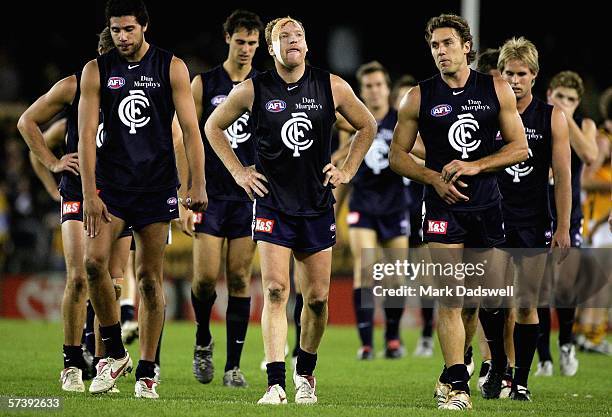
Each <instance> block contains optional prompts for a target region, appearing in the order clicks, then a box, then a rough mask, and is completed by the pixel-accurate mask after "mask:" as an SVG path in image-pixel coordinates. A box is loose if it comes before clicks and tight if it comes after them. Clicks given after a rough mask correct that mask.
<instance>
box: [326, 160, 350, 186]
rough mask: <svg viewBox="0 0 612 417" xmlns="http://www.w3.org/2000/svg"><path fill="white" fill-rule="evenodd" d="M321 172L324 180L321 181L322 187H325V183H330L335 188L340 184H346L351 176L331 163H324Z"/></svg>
mask: <svg viewBox="0 0 612 417" xmlns="http://www.w3.org/2000/svg"><path fill="white" fill-rule="evenodd" d="M323 173H324V174H325V181H323V186H324V187H327V184H331V185H332V186H333V187H334V188H335V187H337V186H338V185H340V184H348V183H349V181H350V180H351V176H350V175H349V173H348V172H347V171H346V170H344V169H342V168H336V166H335V165H334V164H332V163H329V164H327V165H325V167H324V168H323Z"/></svg>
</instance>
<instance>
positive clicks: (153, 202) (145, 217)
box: [98, 188, 179, 231]
mask: <svg viewBox="0 0 612 417" xmlns="http://www.w3.org/2000/svg"><path fill="white" fill-rule="evenodd" d="M98 195H99V196H100V198H101V199H102V201H103V202H104V204H106V208H107V209H108V211H109V212H110V213H111V214H112V215H113V216H116V217H119V218H120V219H122V220H123V221H125V222H126V223H127V224H129V225H130V226H132V228H133V230H135V231H138V230H140V229H142V228H143V227H145V226H148V225H150V224H153V223H159V222H168V221H170V220H172V219H176V218H178V216H179V213H178V198H177V192H176V188H170V189H167V190H161V191H155V192H131V191H122V190H114V189H110V188H109V189H102V190H100V192H99V194H98Z"/></svg>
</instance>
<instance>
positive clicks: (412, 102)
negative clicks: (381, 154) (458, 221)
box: [389, 87, 468, 204]
mask: <svg viewBox="0 0 612 417" xmlns="http://www.w3.org/2000/svg"><path fill="white" fill-rule="evenodd" d="M420 105H421V90H420V89H419V87H415V88H413V89H412V90H410V91H409V92H408V94H407V95H406V97H405V98H404V99H403V100H402V104H401V105H400V108H399V111H398V120H397V125H396V126H395V130H394V131H393V141H392V142H391V148H390V150H389V164H390V165H391V169H393V171H395V172H396V173H398V174H399V175H401V176H403V177H406V178H410V179H411V180H414V181H418V182H420V183H421V184H429V185H431V186H433V187H434V188H435V189H436V192H437V193H438V194H439V195H440V197H442V199H443V200H444V201H446V202H447V203H448V204H453V203H456V202H458V201H461V200H465V201H467V200H468V197H466V196H465V195H463V194H461V193H460V192H459V190H458V189H457V188H456V186H455V185H454V184H450V183H445V182H444V181H442V177H441V176H440V173H439V172H436V171H434V170H432V169H429V168H427V167H425V166H421V165H419V164H418V163H417V162H416V161H415V160H414V159H413V158H412V157H411V156H410V152H411V151H412V149H413V148H414V146H415V143H416V140H417V134H418V130H419V108H420ZM457 185H460V186H465V184H463V183H462V182H461V181H458V182H457Z"/></svg>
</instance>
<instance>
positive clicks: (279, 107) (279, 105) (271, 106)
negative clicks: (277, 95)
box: [266, 100, 287, 113]
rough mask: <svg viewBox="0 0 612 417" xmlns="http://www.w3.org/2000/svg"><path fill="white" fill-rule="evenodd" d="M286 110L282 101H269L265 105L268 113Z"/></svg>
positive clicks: (285, 105) (285, 104)
mask: <svg viewBox="0 0 612 417" xmlns="http://www.w3.org/2000/svg"><path fill="white" fill-rule="evenodd" d="M286 108H287V103H285V102H284V101H283V100H270V101H268V102H267V103H266V110H268V111H269V112H270V113H280V112H282V111H283V110H285V109H286Z"/></svg>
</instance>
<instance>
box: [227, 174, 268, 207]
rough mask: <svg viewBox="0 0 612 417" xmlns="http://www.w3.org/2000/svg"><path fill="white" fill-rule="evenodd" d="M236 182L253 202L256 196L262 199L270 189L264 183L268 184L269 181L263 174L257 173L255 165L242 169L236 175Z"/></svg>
mask: <svg viewBox="0 0 612 417" xmlns="http://www.w3.org/2000/svg"><path fill="white" fill-rule="evenodd" d="M234 180H235V181H236V184H238V185H239V186H241V187H242V188H244V191H246V193H247V194H248V196H249V198H250V199H251V200H254V199H255V196H254V194H257V195H258V196H260V197H263V196H264V195H266V194H268V189H267V188H266V186H265V185H264V183H263V182H264V181H265V182H268V179H267V178H266V177H265V176H264V175H263V174H261V173H259V172H257V170H256V169H255V166H254V165H251V166H248V167H242V168H240V169H239V170H238V171H237V172H236V173H235V174H234Z"/></svg>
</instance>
